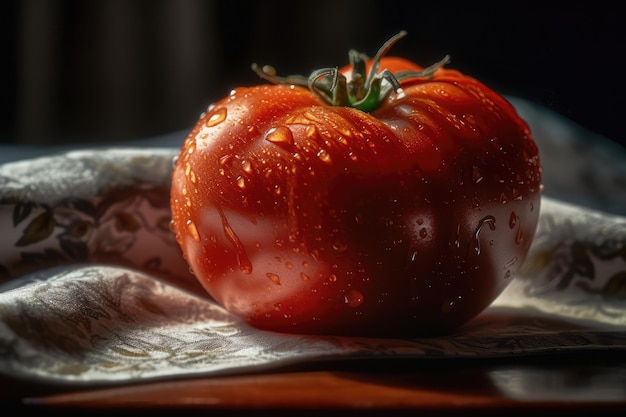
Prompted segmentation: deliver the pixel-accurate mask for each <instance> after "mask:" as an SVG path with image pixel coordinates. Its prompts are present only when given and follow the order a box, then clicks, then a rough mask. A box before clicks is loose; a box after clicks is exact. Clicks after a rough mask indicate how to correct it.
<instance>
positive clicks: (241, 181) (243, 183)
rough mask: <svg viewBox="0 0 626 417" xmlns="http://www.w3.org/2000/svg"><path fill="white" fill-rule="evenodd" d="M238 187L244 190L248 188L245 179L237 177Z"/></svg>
mask: <svg viewBox="0 0 626 417" xmlns="http://www.w3.org/2000/svg"><path fill="white" fill-rule="evenodd" d="M237 186H238V187H239V188H241V189H242V190H243V189H244V188H246V180H244V178H243V177H237Z"/></svg>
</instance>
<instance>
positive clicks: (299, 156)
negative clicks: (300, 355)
mask: <svg viewBox="0 0 626 417" xmlns="http://www.w3.org/2000/svg"><path fill="white" fill-rule="evenodd" d="M381 68H388V69H390V70H391V71H393V72H396V71H403V70H415V69H420V67H419V66H417V65H416V64H414V63H412V62H410V61H406V60H403V59H400V58H394V57H384V58H383V59H382V60H381ZM349 70H350V68H344V69H342V72H343V73H345V74H349ZM172 180H173V181H172V193H171V205H172V216H173V217H172V224H173V227H174V231H175V232H176V235H177V240H178V242H179V244H180V245H181V248H182V250H183V254H184V256H185V258H186V260H187V262H188V263H189V265H190V267H191V268H192V270H193V271H194V273H195V274H196V276H197V277H198V279H199V280H200V282H201V283H202V285H203V286H204V287H205V288H206V290H207V291H208V293H209V294H210V295H211V296H212V297H213V298H215V300H216V301H217V302H219V303H220V304H222V305H223V306H224V307H225V308H227V309H228V310H229V311H231V312H232V313H234V314H236V315H238V316H240V317H242V318H244V319H245V320H246V321H248V322H249V323H250V324H252V325H253V326H256V327H258V328H262V329H267V330H274V331H282V332H296V333H308V334H336V335H358V336H385V337H413V336H423V335H433V334H442V333H447V332H450V331H452V330H454V329H456V328H457V327H458V326H460V325H462V324H463V323H465V322H467V321H468V320H470V319H471V318H473V317H474V316H475V315H477V314H478V313H480V312H481V311H482V310H484V309H485V308H486V307H487V306H488V305H489V304H490V303H491V302H492V301H493V300H494V299H495V298H496V297H497V296H498V295H499V294H500V292H501V291H502V290H503V289H504V288H505V287H506V286H507V285H508V283H509V282H510V281H511V279H512V277H513V276H514V275H515V273H516V272H517V270H518V269H519V268H520V266H521V264H522V262H523V260H524V258H525V256H526V253H527V252H528V249H529V246H530V243H531V240H532V237H533V235H534V231H535V228H536V225H537V221H538V216H539V208H540V207H539V205H540V188H541V168H540V163H539V155H538V152H537V148H536V146H535V144H534V142H533V140H532V138H531V135H530V132H529V129H528V127H527V125H526V124H525V123H524V121H523V120H521V119H520V118H519V117H518V116H517V114H516V112H515V110H514V109H513V107H512V106H511V105H510V104H509V103H508V102H507V101H506V100H505V99H503V98H502V97H501V96H499V95H498V94H496V93H495V92H493V91H491V90H490V89H489V88H487V87H486V86H484V85H483V84H481V83H480V82H478V81H477V80H475V79H473V78H471V77H467V76H465V75H463V74H461V73H460V72H458V71H455V70H448V69H439V70H437V72H436V73H435V74H434V76H433V77H432V78H430V79H424V78H417V79H412V80H408V81H405V82H403V83H402V92H401V93H400V94H396V95H391V96H389V97H388V98H387V99H386V100H385V102H384V103H383V104H382V105H381V106H380V107H379V108H378V109H376V110H375V111H373V112H372V113H371V114H368V113H364V112H362V111H360V110H356V109H353V108H349V107H333V106H329V105H327V104H325V103H324V102H323V101H322V100H321V99H320V98H318V97H317V96H316V95H315V94H314V93H312V92H311V91H309V90H307V89H305V88H302V87H297V86H289V85H263V86H257V87H248V88H239V89H236V90H234V91H233V93H232V94H231V95H230V96H228V97H226V98H224V99H222V100H221V101H219V102H217V103H216V104H215V105H214V106H212V108H211V109H210V110H209V111H207V113H206V114H205V115H203V116H202V117H201V118H200V120H199V121H198V123H197V125H196V126H195V127H194V129H193V130H192V131H191V133H190V134H189V136H188V137H187V139H186V140H185V143H184V145H183V147H182V149H181V152H180V155H179V157H178V159H177V161H176V164H175V167H174V172H173V176H172Z"/></svg>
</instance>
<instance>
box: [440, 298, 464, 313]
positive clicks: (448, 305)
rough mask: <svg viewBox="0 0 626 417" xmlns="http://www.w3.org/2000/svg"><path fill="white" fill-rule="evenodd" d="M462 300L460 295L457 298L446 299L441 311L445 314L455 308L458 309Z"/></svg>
mask: <svg viewBox="0 0 626 417" xmlns="http://www.w3.org/2000/svg"><path fill="white" fill-rule="evenodd" d="M461 298H462V297H461V296H460V295H457V296H456V297H450V298H447V299H445V300H444V301H443V303H441V311H442V312H443V313H449V312H450V311H452V309H453V308H454V307H456V305H457V304H458V303H459V301H461Z"/></svg>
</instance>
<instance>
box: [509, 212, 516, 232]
mask: <svg viewBox="0 0 626 417" xmlns="http://www.w3.org/2000/svg"><path fill="white" fill-rule="evenodd" d="M517 219H518V217H517V214H515V212H514V211H512V212H511V217H509V227H510V228H511V229H513V228H514V227H515V225H516V224H517Z"/></svg>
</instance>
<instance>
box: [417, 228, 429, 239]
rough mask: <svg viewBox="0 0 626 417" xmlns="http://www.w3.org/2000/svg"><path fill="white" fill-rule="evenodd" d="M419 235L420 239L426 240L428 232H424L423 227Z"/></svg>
mask: <svg viewBox="0 0 626 417" xmlns="http://www.w3.org/2000/svg"><path fill="white" fill-rule="evenodd" d="M419 233H420V237H421V238H422V239H426V238H427V237H428V230H426V228H425V227H422V228H421V229H420V232H419Z"/></svg>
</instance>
